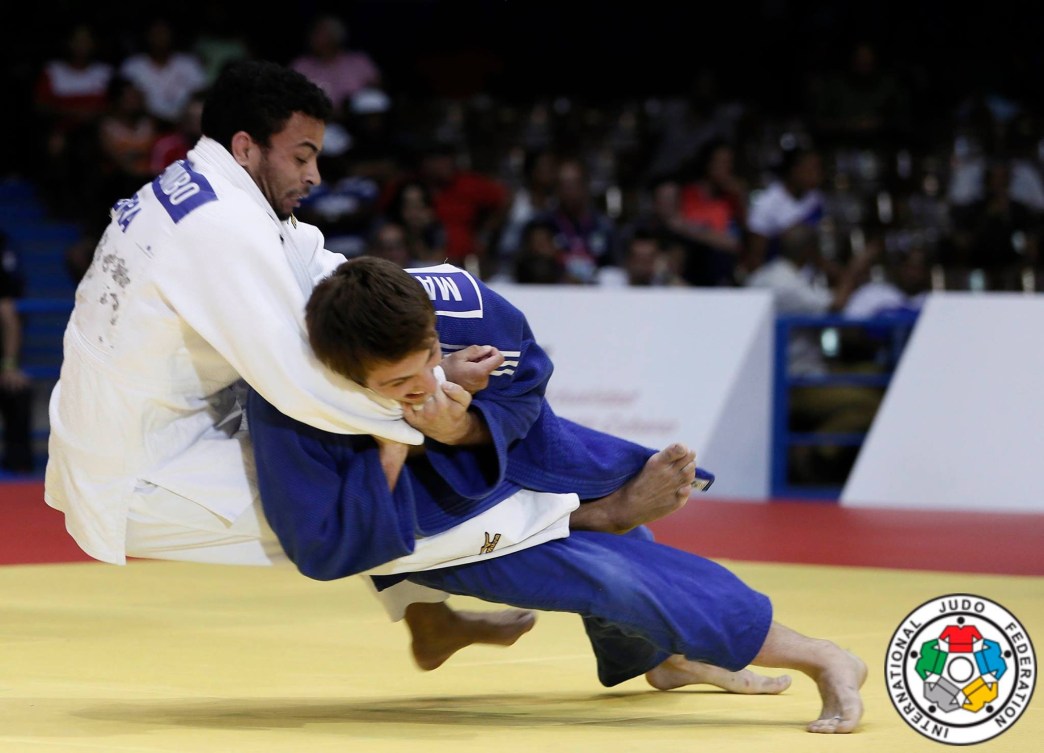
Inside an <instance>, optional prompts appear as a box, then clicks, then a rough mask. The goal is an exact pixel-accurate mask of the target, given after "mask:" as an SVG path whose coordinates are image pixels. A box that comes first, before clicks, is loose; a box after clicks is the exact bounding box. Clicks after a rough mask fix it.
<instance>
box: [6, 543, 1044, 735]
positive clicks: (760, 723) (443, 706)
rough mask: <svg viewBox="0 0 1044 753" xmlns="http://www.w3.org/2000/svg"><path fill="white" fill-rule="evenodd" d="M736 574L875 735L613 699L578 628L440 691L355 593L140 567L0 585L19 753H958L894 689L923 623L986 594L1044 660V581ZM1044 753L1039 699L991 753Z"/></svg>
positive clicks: (626, 691)
mask: <svg viewBox="0 0 1044 753" xmlns="http://www.w3.org/2000/svg"><path fill="white" fill-rule="evenodd" d="M725 564H728V565H729V566H730V567H732V568H733V569H734V570H735V571H736V572H738V573H739V574H740V575H741V576H742V577H744V578H745V579H746V580H747V581H748V582H749V583H750V584H751V585H753V586H755V587H756V588H759V589H761V590H763V591H765V592H766V593H768V594H769V595H771V596H772V597H773V599H774V602H775V604H776V616H777V619H779V620H780V621H781V622H783V623H785V624H787V625H789V626H790V627H792V628H794V629H796V630H799V631H801V632H804V633H806V634H812V635H817V636H822V637H828V638H831V639H833V640H835V641H836V642H838V643H839V644H841V645H842V646H845V647H847V648H849V649H851V650H853V651H854V652H856V653H857V654H859V655H860V656H862V657H863V658H864V659H865V660H866V662H867V663H868V664H869V666H870V677H869V680H868V681H867V684H866V686H865V687H864V700H865V704H866V709H867V711H866V716H865V717H864V720H863V724H862V726H861V728H860V730H859V731H858V732H857V733H856V734H854V735H849V736H836V737H832V736H819V735H812V734H809V733H807V732H805V731H804V729H803V726H804V723H805V722H807V721H808V720H810V719H812V718H814V717H815V716H816V715H817V714H818V711H819V701H818V696H817V694H816V690H815V687H814V685H813V683H812V682H811V681H810V680H808V679H807V678H805V677H804V676H797V677H796V679H795V682H794V684H793V686H792V687H791V688H790V689H789V690H788V691H787V692H786V693H784V694H783V695H781V696H739V695H729V694H726V693H724V692H721V691H718V690H716V689H710V688H699V689H693V690H675V691H670V692H658V691H654V690H652V689H651V688H650V687H649V686H648V685H646V684H645V682H644V680H641V679H638V680H632V681H630V682H628V683H625V684H624V685H621V686H618V687H616V688H613V689H611V690H609V689H605V688H603V687H602V686H601V685H599V683H598V681H597V679H596V677H595V672H594V661H593V658H592V656H591V652H590V649H589V647H588V644H587V639H586V637H585V636H584V633H583V631H582V628H581V624H580V620H579V618H578V617H576V616H573V615H562V614H547V613H542V614H540V616H539V619H538V621H537V625H536V627H535V628H534V630H533V632H531V633H530V634H528V635H526V636H524V637H523V638H522V639H521V640H520V641H519V642H518V643H517V644H516V645H515V646H512V647H510V648H499V647H497V648H495V647H470V648H467V649H465V650H463V651H462V652H460V653H459V654H457V655H456V656H454V657H453V658H452V659H450V661H449V662H447V664H445V665H444V666H443V667H441V668H440V669H438V670H435V671H434V672H427V673H426V672H421V671H419V670H418V669H416V668H415V666H414V665H413V663H412V661H411V659H410V657H409V653H408V650H407V649H408V647H407V637H406V629H405V627H404V626H403V625H402V624H401V623H391V622H389V621H388V620H387V618H386V617H385V616H384V613H383V611H382V610H381V608H380V606H379V604H378V602H377V601H376V599H375V598H374V597H373V596H372V595H371V593H370V591H369V590H368V589H367V588H366V586H365V584H364V583H363V582H362V581H361V580H360V579H358V578H356V579H352V580H347V581H341V582H335V583H319V582H315V581H310V580H308V579H306V578H305V577H304V576H301V575H299V574H298V573H297V572H296V571H294V570H293V569H291V568H289V567H288V568H276V569H272V568H238V567H222V566H206V565H190V564H180V563H167V562H134V563H131V564H130V565H128V566H126V567H116V566H110V565H103V564H100V563H86V564H70V565H19V566H9V567H2V568H0V594H2V595H3V608H2V611H0V656H2V658H0V751H3V752H4V753H36V752H39V753H56V752H58V751H61V752H65V751H68V752H69V753H76V752H83V753H87V752H89V751H99V752H101V753H129V752H131V751H134V752H135V753H146V752H147V753H153V752H159V751H164V752H171V753H233V752H238V751H243V752H244V753H246V752H249V753H271V752H274V751H279V752H281V753H321V752H322V751H351V752H352V753H384V752H386V751H417V752H418V753H448V752H450V751H452V752H453V753H461V751H465V750H469V751H497V753H523V752H524V753H545V752H546V751H598V752H599V753H616V752H617V751H657V752H660V751H689V750H692V751H706V752H707V753H711V752H714V753H740V752H741V751H742V753H750V752H751V751H773V752H778V751H783V752H786V751H821V750H823V751H825V750H839V751H846V753H847V752H850V751H867V752H869V751H873V753H905V752H906V751H928V750H934V751H939V750H943V749H945V746H942V745H941V744H939V743H936V742H933V741H931V740H928V739H927V738H924V737H922V736H921V735H919V734H917V733H916V732H915V731H913V730H912V729H911V728H910V727H908V726H907V725H906V723H905V722H904V721H903V720H902V719H901V718H900V717H899V716H898V714H897V713H896V712H895V710H894V709H893V708H892V705H891V702H890V701H889V699H888V696H887V694H886V690H885V685H884V659H885V651H886V647H887V644H888V641H889V639H890V637H891V635H892V632H893V631H894V630H895V629H896V627H897V626H898V625H899V624H900V623H901V622H902V620H903V618H904V617H905V616H906V615H907V614H908V613H909V612H910V611H912V610H913V609H914V608H915V607H917V606H918V605H919V604H921V603H923V602H925V601H927V600H930V599H932V598H934V597H937V596H941V595H943V594H948V593H958V592H961V593H973V594H980V595H982V596H985V597H987V598H989V599H991V600H994V601H996V602H999V603H1000V604H1003V605H1004V606H1005V607H1006V608H1007V609H1008V610H1009V611H1010V612H1011V613H1013V614H1015V615H1017V616H1018V618H1019V619H1020V620H1021V621H1022V623H1023V625H1024V626H1025V627H1026V628H1027V630H1028V631H1029V633H1030V636H1031V638H1036V640H1037V648H1038V651H1040V650H1041V648H1042V647H1044V578H1026V577H1011V576H1005V577H998V576H969V575H964V574H960V575H957V574H954V575H946V574H934V573H921V572H910V571H895V570H872V569H844V568H836V567H825V566H799V565H782V564H750V563H741V562H726V563H725ZM451 603H453V604H455V605H456V606H458V607H466V608H477V609H492V608H495V607H493V606H492V605H487V604H484V603H481V602H477V601H474V600H469V599H462V598H458V597H454V598H453V600H452V601H451ZM1042 741H1044V701H1042V700H1041V698H1040V697H1039V694H1038V697H1035V698H1033V701H1032V703H1031V705H1030V707H1029V708H1028V710H1027V711H1026V713H1025V714H1024V715H1023V716H1022V718H1021V719H1020V720H1019V721H1018V722H1017V723H1016V724H1015V726H1014V727H1012V728H1011V729H1010V730H1009V731H1007V732H1005V733H1004V734H1003V735H1001V736H1000V737H998V738H996V739H994V740H990V741H988V742H986V743H983V744H981V745H978V746H975V748H976V749H981V750H987V751H1013V752H1014V751H1020V752H1022V751H1034V750H1042V749H1044V747H1042V746H1044V743H1042Z"/></svg>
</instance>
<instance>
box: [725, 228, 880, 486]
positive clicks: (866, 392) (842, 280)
mask: <svg viewBox="0 0 1044 753" xmlns="http://www.w3.org/2000/svg"><path fill="white" fill-rule="evenodd" d="M879 254H880V245H879V243H878V242H876V241H875V242H873V243H869V244H867V247H866V249H865V250H864V251H863V253H861V254H855V255H853V256H852V257H851V259H850V260H849V261H848V263H847V264H846V265H844V266H841V267H837V266H835V265H830V264H827V263H826V261H825V260H824V259H823V258H822V254H821V253H820V250H819V238H818V234H817V233H816V231H815V229H814V228H811V227H809V226H807V225H803V224H798V225H795V226H793V227H791V228H790V229H788V230H786V231H785V232H783V233H782V234H781V236H780V244H779V251H778V254H777V255H776V256H775V257H774V258H773V259H771V260H769V261H767V262H765V263H764V264H762V265H761V266H759V267H758V268H757V269H755V270H754V271H753V272H752V273H751V275H750V276H749V277H748V278H747V280H746V285H747V286H748V287H752V288H763V289H768V290H771V291H772V293H773V297H774V299H775V311H776V315H777V316H787V315H798V316H801V315H804V316H812V317H816V316H825V315H828V314H838V313H841V312H842V311H843V310H844V308H845V305H846V304H847V302H848V300H849V298H850V297H851V295H852V293H853V291H854V290H855V289H856V288H857V286H858V285H860V284H861V283H862V282H863V281H864V280H865V279H866V276H867V273H868V271H869V269H870V267H871V266H872V264H873V263H874V261H875V260H876V259H877V257H878V256H879ZM821 329H822V328H817V327H806V328H802V327H795V328H794V329H793V331H792V332H791V337H790V339H789V341H788V343H787V370H788V372H789V374H790V375H791V376H806V377H821V376H826V375H828V374H829V373H830V371H831V369H830V366H829V363H828V361H827V359H826V357H825V355H824V353H823V349H822V346H821V344H820V339H819V338H820V334H821ZM881 397H882V391H881V390H880V389H878V388H876V387H864V386H860V385H829V386H828V385H823V386H800V387H791V388H790V390H789V401H790V415H789V421H790V429H791V430H792V431H805V432H823V433H835V432H836V433H848V432H861V431H866V430H867V429H868V428H869V426H870V423H871V422H872V421H873V418H874V415H875V414H876V412H877V407H878V405H879V404H880V401H881ZM791 451H792V459H791V466H792V470H793V476H794V481H795V482H796V483H799V484H808V483H819V482H820V481H823V480H829V481H831V482H833V481H837V480H838V478H837V476H838V474H842V475H843V474H845V473H847V467H848V462H849V461H848V458H847V454H846V453H844V452H842V448H838V447H836V446H833V445H828V444H821V445H818V446H816V447H809V446H806V445H799V446H795V447H792V448H791Z"/></svg>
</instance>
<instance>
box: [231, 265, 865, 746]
mask: <svg viewBox="0 0 1044 753" xmlns="http://www.w3.org/2000/svg"><path fill="white" fill-rule="evenodd" d="M433 301H434V305H433ZM436 313H438V315H436ZM307 321H308V327H309V337H310V342H311V344H312V347H313V349H314V350H315V352H316V355H317V356H318V357H319V359H320V360H321V361H323V362H324V363H325V364H326V365H327V366H329V367H330V368H331V369H333V370H334V371H336V372H338V373H340V374H343V375H344V376H347V377H349V378H351V379H353V380H355V381H357V382H359V383H360V384H362V385H364V386H366V387H368V388H370V389H372V390H374V391H376V392H378V393H379V394H380V395H382V396H384V397H388V398H392V399H396V400H399V401H401V402H402V403H403V404H404V405H405V406H406V407H407V410H406V411H405V413H406V414H407V416H409V418H408V419H407V420H408V421H409V422H410V423H411V424H412V425H414V426H415V427H416V428H419V429H421V431H423V432H424V433H425V435H426V436H427V437H428V439H427V440H426V441H425V443H424V445H423V451H422V452H420V453H417V452H416V451H415V450H411V447H410V446H409V445H404V444H400V443H397V442H393V441H390V440H383V439H382V440H378V439H375V438H370V437H365V436H346V435H339V434H331V433H328V432H324V431H321V430H318V429H315V428H313V427H310V426H307V425H305V424H302V423H300V422H298V421H295V420H294V419H291V418H289V417H287V416H285V415H283V414H281V413H280V412H279V411H277V410H276V409H275V408H273V407H272V406H271V405H270V404H268V403H267V402H266V401H265V400H264V399H263V398H261V397H260V396H258V395H257V394H252V395H251V396H250V398H249V402H248V410H249V413H248V416H249V418H248V424H249V426H250V431H251V434H252V436H253V441H254V452H255V456H256V459H257V466H258V477H259V478H258V481H259V488H260V493H261V502H262V505H263V508H264V512H265V515H266V518H267V519H268V522H269V524H270V525H271V526H272V529H273V530H274V531H275V533H276V535H277V536H278V538H279V540H280V543H281V544H282V546H283V547H284V549H285V550H286V552H287V555H288V556H289V558H290V559H291V560H292V561H293V562H294V563H295V565H296V566H297V568H298V569H299V570H300V572H302V573H303V574H305V575H307V576H308V577H311V578H315V579H320V580H332V579H336V578H343V577H347V576H350V575H353V574H357V573H368V574H370V575H371V577H373V579H374V581H375V582H376V583H377V584H378V586H377V587H378V588H383V587H386V586H387V585H388V584H389V583H391V582H394V580H395V579H398V578H402V577H405V578H406V579H408V580H409V581H411V582H413V583H417V584H421V585H423V586H427V587H429V588H432V589H437V590H441V591H445V592H448V593H453V594H460V595H467V596H473V597H477V598H479V599H482V600H485V601H489V602H497V603H504V604H509V605H513V606H516V607H521V608H526V609H537V610H546V611H564V612H572V613H576V614H578V615H580V617H581V618H582V620H583V624H584V627H585V629H586V631H587V635H588V637H589V639H590V642H591V645H592V648H593V650H594V653H595V657H596V660H597V668H598V677H599V680H600V681H601V682H602V683H603V684H604V685H606V686H613V685H616V684H618V683H621V682H624V681H625V680H628V679H631V678H634V677H638V676H639V675H642V674H644V675H645V676H646V678H647V680H648V681H649V682H650V683H651V684H652V685H653V686H654V687H658V688H661V689H670V688H674V687H679V686H682V685H687V684H691V683H693V682H708V681H710V682H714V679H707V678H708V677H711V678H718V679H721V678H723V677H726V676H727V677H728V678H729V679H731V680H732V681H733V683H734V685H735V687H734V688H731V689H736V690H742V689H743V686H744V685H746V686H748V687H749V688H751V689H752V690H753V692H780V691H781V690H783V689H785V688H786V687H787V686H788V685H789V678H787V677H785V676H784V677H781V678H763V677H760V676H758V675H756V674H754V673H753V672H751V671H750V670H749V669H747V667H748V666H750V665H754V666H763V667H780V668H789V669H796V670H799V671H801V672H803V673H805V674H806V675H808V676H809V677H810V678H812V679H813V680H814V681H815V682H816V683H817V687H818V689H819V691H820V695H821V697H822V701H823V705H822V710H821V713H820V715H819V717H818V718H816V719H815V720H814V721H812V722H811V723H810V724H809V725H808V727H807V729H808V730H809V731H811V732H821V733H845V732H851V731H853V730H854V729H856V727H857V726H858V723H859V720H860V718H861V716H862V701H861V698H860V694H859V688H860V687H861V686H862V683H863V682H864V681H865V677H866V666H865V664H864V663H863V662H862V661H861V660H860V659H858V658H857V657H855V656H853V655H852V654H850V653H849V652H847V651H845V650H843V649H841V648H840V647H838V646H837V645H835V644H834V643H832V642H830V641H826V640H822V639H814V638H809V637H806V636H804V635H801V634H799V633H797V632H795V631H793V630H791V629H790V628H787V627H785V626H783V625H781V624H780V623H778V622H776V621H774V620H773V617H772V605H771V602H770V600H769V598H768V597H767V596H765V595H764V594H761V593H759V592H757V591H755V590H754V589H751V588H750V587H749V586H747V585H746V584H745V583H743V582H742V581H741V580H740V579H739V578H738V577H736V576H735V575H734V574H733V573H731V572H730V571H729V570H727V569H726V568H724V567H722V566H721V565H718V564H717V563H714V562H712V561H710V560H707V559H705V558H702V557H699V556H697V555H695V554H692V553H689V552H685V551H682V550H679V549H675V548H672V547H668V546H665V545H663V544H660V543H658V542H655V541H653V540H652V536H651V534H650V533H649V531H648V529H647V528H645V527H644V526H643V525H635V526H633V527H631V528H630V530H629V531H627V532H623V533H622V535H616V534H613V533H606V532H604V530H602V531H592V530H577V529H578V528H580V527H581V526H582V525H583V524H582V518H583V514H584V513H585V511H586V510H587V509H593V510H595V511H596V513H597V511H598V509H599V504H600V503H601V501H602V500H604V499H605V498H607V497H611V496H612V495H613V494H617V493H620V492H621V491H622V490H624V489H625V488H626V486H627V484H628V483H632V482H634V480H635V479H636V478H637V477H639V476H641V475H642V473H643V472H644V471H647V470H648V465H649V464H650V463H652V462H653V460H654V459H656V458H657V457H658V455H659V453H656V452H655V451H653V450H650V449H649V448H644V447H642V446H640V445H637V444H634V443H632V442H628V441H626V440H622V439H619V438H615V437H612V436H609V435H606V434H603V433H601V432H596V431H593V430H591V429H587V428H586V427H583V426H580V425H578V424H575V423H573V422H571V421H568V420H566V419H563V418H561V417H557V416H555V414H554V412H553V410H552V409H551V406H550V405H549V404H548V403H547V401H546V399H545V397H544V388H545V387H546V384H547V380H548V379H549V378H550V375H551V372H552V365H551V362H550V360H549V359H548V358H547V356H546V354H545V353H544V352H543V350H542V349H541V348H540V347H539V345H538V344H537V343H536V341H535V338H534V337H533V333H532V332H531V331H530V329H529V326H528V323H527V322H526V319H525V317H524V316H523V314H522V313H521V312H520V311H518V310H517V309H516V308H515V307H514V306H512V305H511V304H510V303H509V302H507V301H506V300H505V299H504V298H503V297H501V296H499V295H498V294H496V293H495V292H494V291H492V290H491V289H490V288H488V287H487V286H485V285H484V284H483V283H481V281H479V280H477V279H475V278H474V277H472V276H471V275H469V274H468V273H467V272H464V271H463V270H459V269H456V268H454V267H450V266H448V265H447V266H443V267H438V268H428V269H422V270H412V271H410V272H407V271H404V270H402V269H401V268H399V267H398V266H396V265H394V264H392V263H390V262H386V261H385V260H382V259H377V258H373V257H360V258H357V259H352V260H349V261H347V262H345V263H344V264H342V265H341V266H340V267H338V269H337V270H336V271H335V272H334V273H333V274H332V275H330V276H329V277H328V278H327V279H325V280H323V281H322V282H320V283H319V284H318V285H317V286H316V289H315V291H314V292H313V294H312V296H311V298H310V300H309V304H308V309H307ZM436 324H437V327H436ZM440 343H441V347H440ZM475 343H489V344H491V345H492V346H493V347H494V348H495V349H496V351H497V352H496V354H495V356H496V360H495V361H494V362H495V363H497V364H498V365H499V368H497V369H494V370H492V371H490V372H489V374H490V376H489V379H488V383H487V385H486V386H485V387H484V388H482V389H478V390H476V391H475V394H474V395H472V394H471V393H470V392H469V391H468V390H466V389H464V388H463V387H461V386H459V385H458V384H456V383H454V382H452V381H447V380H444V379H441V378H440V376H441V375H440V363H443V350H444V349H446V350H452V349H453V348H457V347H460V349H461V350H464V349H465V348H464V347H463V346H465V345H467V344H475ZM484 352H487V355H488V354H489V353H490V352H489V351H484ZM489 357H493V356H492V355H490V356H489ZM474 360H478V361H481V360H483V358H482V357H478V358H476V359H474ZM447 363H448V361H447ZM686 460H688V458H686ZM660 465H661V466H668V467H670V468H671V469H672V470H674V471H676V470H677V468H675V467H674V466H672V464H671V463H669V462H664V460H663V458H662V457H661V458H660ZM656 470H658V469H657V468H654V469H653V471H654V473H653V477H654V481H653V483H652V487H653V488H654V489H655V490H656V492H655V493H658V494H660V495H661V496H663V497H664V499H665V500H666V501H665V502H664V507H670V506H671V505H672V502H671V501H670V500H674V502H673V506H674V507H677V506H679V504H680V503H678V502H677V498H678V497H679V496H681V494H682V490H681V489H680V488H679V486H678V485H677V480H678V476H677V474H676V473H675V474H672V473H671V472H666V473H659V474H656V473H655V471H656ZM694 473H695V468H694V463H689V462H687V463H686V464H685V465H684V466H682V476H683V478H689V479H691V477H692V475H693V474H694ZM672 484H673V487H672ZM685 494H686V497H687V490H686V492H685ZM588 499H590V500H593V501H592V502H581V500H588ZM577 519H579V520H580V521H581V523H580V524H579V525H577V524H576V521H577ZM476 521H479V525H477V526H476V525H474V524H475V522H476ZM563 521H564V524H563ZM498 534H500V535H499V536H498ZM479 536H481V538H479ZM715 684H722V685H723V686H725V683H715Z"/></svg>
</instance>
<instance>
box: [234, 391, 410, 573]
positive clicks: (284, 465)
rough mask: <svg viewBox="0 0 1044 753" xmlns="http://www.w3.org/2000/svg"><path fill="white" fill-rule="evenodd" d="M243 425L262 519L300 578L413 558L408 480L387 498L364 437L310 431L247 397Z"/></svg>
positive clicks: (258, 399) (372, 449) (368, 440)
mask: <svg viewBox="0 0 1044 753" xmlns="http://www.w3.org/2000/svg"><path fill="white" fill-rule="evenodd" d="M247 421H248V425H249V427H250V435H251V439H252V442H253V447H254V458H255V461H256V464H257V478H258V489H259V491H260V495H261V506H262V509H263V511H264V514H265V518H266V519H267V521H268V524H269V525H270V526H271V527H272V530H273V531H274V532H275V534H276V536H277V537H278V539H279V543H280V544H281V545H282V547H283V549H284V551H285V552H286V554H287V556H288V557H289V558H290V560H291V561H292V562H293V563H294V564H295V565H296V566H297V569H298V570H299V571H300V572H301V573H302V574H304V575H306V576H308V577H309V578H313V579H315V580H333V579H335V578H343V577H346V576H349V575H353V574H356V573H360V572H363V571H365V570H368V569H370V568H372V567H375V566H377V565H380V564H383V563H385V562H387V561H389V560H392V559H395V558H397V557H400V556H402V555H405V554H409V553H410V552H412V551H413V547H414V531H415V530H416V513H415V507H414V500H413V488H412V482H411V479H410V477H409V474H408V473H407V472H406V471H405V470H404V471H403V474H402V475H401V476H400V478H399V481H398V482H397V484H396V488H395V491H394V492H390V491H389V490H388V482H387V479H386V477H385V475H384V471H383V469H382V468H381V464H380V456H379V453H378V449H377V444H376V442H375V441H374V440H373V439H372V438H371V437H369V436H366V435H342V434H332V433H329V432H325V431H322V430H320V429H315V428H313V427H311V426H308V425H306V424H303V423H301V422H299V421H296V420H294V419H292V418H290V417H288V416H286V415H285V414H283V413H280V412H279V411H278V410H276V408H275V407H273V406H272V405H271V404H270V403H268V402H267V401H266V400H265V399H264V398H262V397H261V396H260V395H259V394H257V393H256V392H254V391H251V392H250V395H249V397H248V399H247Z"/></svg>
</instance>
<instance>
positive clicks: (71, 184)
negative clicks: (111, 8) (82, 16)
mask: <svg viewBox="0 0 1044 753" xmlns="http://www.w3.org/2000/svg"><path fill="white" fill-rule="evenodd" d="M63 44H64V49H63V52H62V54H61V55H60V56H57V57H53V58H50V59H48V60H47V61H46V62H45V64H44V65H43V67H42V68H41V69H40V71H39V72H38V74H37V77H36V81H35V83H34V89H33V107H34V110H35V115H36V117H37V119H38V123H39V127H40V131H39V133H40V134H41V136H42V137H43V138H44V139H45V144H44V152H43V153H44V170H43V176H42V181H41V183H42V188H43V191H44V195H45V197H46V199H47V202H48V206H49V208H50V209H51V210H52V211H53V212H54V213H55V214H56V215H58V216H61V217H75V216H77V202H78V201H79V199H80V198H81V197H82V196H83V195H84V189H83V188H81V179H82V176H83V174H84V172H85V171H89V170H93V169H94V168H95V167H96V164H97V159H98V157H97V151H96V146H97V137H96V131H95V129H96V127H97V124H98V120H99V118H101V116H102V115H104V114H105V113H106V112H107V111H108V109H109V84H110V82H111V81H112V77H113V66H112V65H110V64H109V63H107V62H105V61H104V60H102V59H101V58H99V56H98V40H97V36H96V32H95V29H94V27H93V26H92V25H91V24H89V23H85V22H78V23H75V24H74V25H73V26H72V27H71V28H70V29H69V30H68V31H67V32H66V34H65V36H64V37H63Z"/></svg>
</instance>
